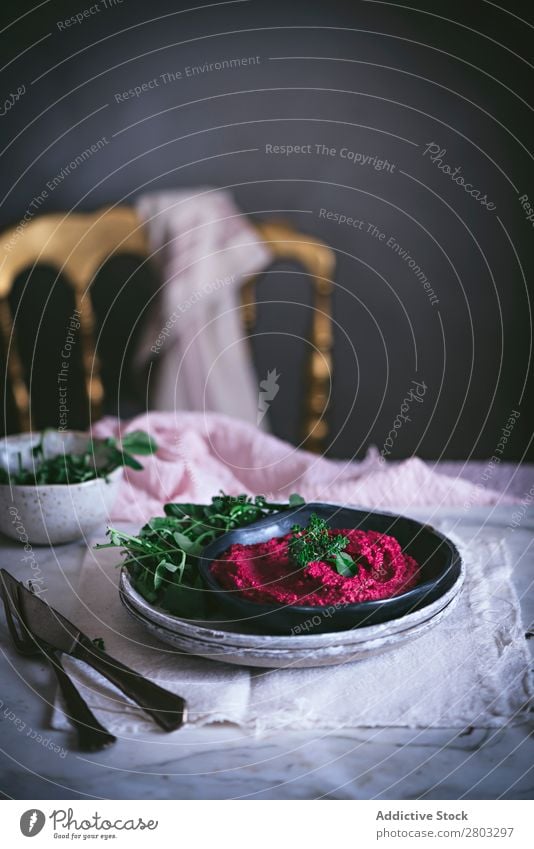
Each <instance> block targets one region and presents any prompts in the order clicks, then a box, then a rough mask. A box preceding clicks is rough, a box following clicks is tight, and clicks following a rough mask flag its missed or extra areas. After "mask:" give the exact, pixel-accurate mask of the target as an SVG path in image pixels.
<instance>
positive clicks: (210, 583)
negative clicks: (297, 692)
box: [199, 503, 461, 634]
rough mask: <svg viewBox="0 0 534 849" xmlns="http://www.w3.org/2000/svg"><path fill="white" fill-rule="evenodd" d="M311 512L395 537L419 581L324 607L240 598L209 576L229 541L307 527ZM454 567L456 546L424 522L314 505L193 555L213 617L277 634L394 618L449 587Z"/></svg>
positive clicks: (337, 525) (341, 525)
mask: <svg viewBox="0 0 534 849" xmlns="http://www.w3.org/2000/svg"><path fill="white" fill-rule="evenodd" d="M312 513H316V514H317V515H318V516H320V517H321V518H322V519H326V520H327V521H328V524H329V525H330V527H331V528H360V529H361V530H363V531H379V532H380V533H385V534H389V535H390V536H393V537H395V538H396V539H397V540H398V541H399V543H400V545H401V547H402V549H403V551H405V552H406V553H407V554H410V555H411V556H412V557H415V559H416V560H417V562H418V563H419V564H420V565H421V568H422V581H421V583H419V584H418V585H417V586H416V587H414V588H413V589H411V590H408V591H407V592H405V593H402V594H401V595H397V596H394V597H393V598H386V599H382V600H380V601H364V602H361V603H360V604H344V605H340V606H334V605H331V606H328V607H311V606H303V605H285V606H284V605H283V606H276V605H271V604H260V603H258V602H255V601H249V600H248V599H245V598H242V597H241V596H240V594H239V592H238V591H232V590H226V589H223V588H222V587H221V586H220V585H219V583H218V582H217V581H216V579H215V577H214V576H213V575H212V573H211V571H210V567H211V564H212V562H213V561H214V560H217V558H218V557H219V556H220V555H221V554H222V553H223V552H224V551H226V550H227V549H228V548H230V546H231V545H233V544H234V543H240V544H241V545H253V544H254V543H257V542H266V541H267V540H269V539H272V538H273V537H281V536H284V535H285V534H287V533H288V532H289V531H290V530H291V527H292V525H294V524H299V525H303V526H304V525H307V523H308V520H309V518H310V515H311V514H312ZM460 566H461V560H460V555H459V553H458V550H457V548H456V546H455V545H454V544H453V543H452V542H451V541H450V540H449V539H447V537H446V536H444V535H443V534H440V533H439V531H436V530H434V528H432V527H430V525H423V524H421V523H420V522H417V521H415V519H408V518H405V517H404V516H395V515H393V514H391V513H375V512H372V511H366V510H354V509H352V508H348V507H336V506H333V505H331V504H320V503H317V504H306V505H304V506H303V507H297V508H293V509H289V510H287V511H284V512H283V513H277V514H276V515H275V516H269V517H267V518H266V519H261V520H260V521H259V522H254V524H252V525H249V526H248V527H246V528H239V529H238V530H235V531H230V532H229V533H227V534H223V535H222V536H220V537H219V538H218V539H216V540H214V541H213V542H212V543H210V544H209V545H208V546H206V548H205V549H204V551H203V552H202V556H201V557H200V558H199V567H200V573H201V575H202V579H203V581H204V584H205V587H206V589H207V590H208V591H209V592H210V593H213V596H212V602H213V603H215V605H216V607H217V612H218V614H219V615H218V618H219V619H220V614H221V613H222V612H224V614H225V615H226V616H228V619H227V620H226V621H227V622H241V623H244V622H246V624H247V625H248V626H252V627H253V628H254V629H255V630H257V631H258V632H260V633H263V632H265V633H278V634H291V633H303V634H305V633H307V632H308V631H313V632H314V633H316V634H319V633H326V632H329V631H345V630H347V629H349V628H359V627H362V626H365V625H377V624H378V623H380V622H387V621H389V620H390V619H399V618H400V617H401V616H405V615H406V614H407V613H412V612H413V611H414V610H419V608H421V607H425V605H427V604H431V603H432V602H433V601H436V600H437V599H438V598H439V597H440V596H442V595H443V594H444V593H446V592H447V591H448V590H449V589H451V587H452V586H453V585H454V584H455V583H456V581H457V580H458V577H459V575H460Z"/></svg>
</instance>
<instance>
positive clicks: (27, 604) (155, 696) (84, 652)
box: [0, 569, 187, 731]
mask: <svg viewBox="0 0 534 849" xmlns="http://www.w3.org/2000/svg"><path fill="white" fill-rule="evenodd" d="M0 574H2V576H3V577H4V583H5V584H7V585H8V586H9V585H11V587H12V585H13V581H15V579H14V578H13V576H12V575H10V574H9V572H7V571H6V570H5V569H2V570H0ZM15 583H16V584H17V585H18V591H17V594H18V599H17V600H18V602H19V605H18V609H19V610H20V614H21V618H22V620H23V621H24V623H25V624H26V627H27V628H28V629H29V630H30V631H31V633H32V634H33V635H34V637H36V638H37V640H38V641H40V642H44V643H46V644H47V645H48V646H49V647H50V648H52V649H53V650H55V651H59V652H63V653H65V654H68V655H70V656H71V657H75V658H77V659H78V660H81V661H83V662H84V663H87V664H88V665H89V666H91V667H92V668H93V669H95V670H96V671H97V672H99V673H100V674H101V675H103V676H104V677H105V678H107V679H108V681H111V683H112V684H114V685H115V686H116V687H117V688H118V689H119V690H121V691H122V692H123V693H124V694H125V695H126V696H127V697H128V698H130V699H131V700H132V701H133V702H135V703H136V704H137V705H138V706H139V707H140V708H141V709H142V710H144V711H145V713H148V714H149V715H150V716H151V717H152V718H153V719H154V721H155V722H156V723H157V724H158V725H159V726H160V727H161V728H163V729H164V730H165V731H174V730H176V729H177V728H180V727H181V726H182V725H183V724H184V722H185V720H186V714H187V706H186V702H185V700H184V699H182V698H181V696H177V695H175V694H174V693H171V692H169V691H168V690H164V689H163V687H160V686H158V685H157V684H154V683H153V682H152V681H149V680H148V679H147V678H144V677H143V676H142V675H140V674H139V673H138V672H135V671H134V670H133V669H130V668H129V667H127V666H125V665H124V664H123V663H121V662H120V661H119V660H116V659H115V658H113V657H111V656H110V655H109V654H107V653H106V652H105V651H103V650H102V649H99V648H97V646H95V644H94V643H93V641H92V640H91V639H90V638H89V637H87V636H86V635H85V634H83V633H82V632H81V631H80V630H79V628H77V627H76V625H73V623H72V622H69V620H68V619H66V618H65V616H63V615H62V614H61V613H59V612H58V611H57V610H54V608H53V607H50V605H48V604H46V602H44V601H43V600H42V599H40V598H38V597H37V596H36V595H35V594H34V593H32V592H30V590H28V589H27V588H26V587H25V586H24V585H23V584H22V583H20V582H17V581H15Z"/></svg>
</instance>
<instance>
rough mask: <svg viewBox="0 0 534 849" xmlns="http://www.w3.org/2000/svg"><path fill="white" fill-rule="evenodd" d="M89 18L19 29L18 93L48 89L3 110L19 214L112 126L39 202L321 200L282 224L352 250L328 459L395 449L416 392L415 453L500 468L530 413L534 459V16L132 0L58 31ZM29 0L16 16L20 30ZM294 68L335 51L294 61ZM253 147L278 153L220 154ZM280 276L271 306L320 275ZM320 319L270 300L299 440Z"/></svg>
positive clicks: (71, 7)
mask: <svg viewBox="0 0 534 849" xmlns="http://www.w3.org/2000/svg"><path fill="white" fill-rule="evenodd" d="M90 5H91V3H84V0H79V2H76V3H58V2H54V0H51V2H48V3H45V4H43V5H42V6H41V7H40V8H39V9H37V10H36V11H34V12H33V13H32V14H29V15H27V16H25V17H24V18H22V19H21V20H20V21H19V22H18V23H16V24H14V25H13V26H11V27H9V29H7V30H5V31H4V32H3V33H1V34H0V39H2V44H3V56H4V57H5V59H4V62H10V64H8V66H7V67H5V68H4V70H3V71H2V74H1V81H2V92H3V97H7V96H8V94H9V93H10V92H11V91H14V90H15V89H16V88H17V87H18V86H19V85H21V84H24V85H26V88H27V93H26V94H25V95H24V97H23V98H21V100H20V101H19V102H18V103H17V104H16V105H15V107H14V108H13V109H12V110H11V111H10V112H9V114H8V115H6V116H4V117H2V118H0V130H1V133H2V136H1V138H2V149H4V148H6V146H7V149H5V151H4V153H3V154H2V163H3V164H2V170H1V174H2V191H1V198H2V202H1V206H0V216H1V218H0V224H1V225H2V226H7V225H8V224H11V223H13V222H14V221H16V220H17V219H18V218H19V217H20V216H21V215H23V213H24V210H25V208H26V206H27V204H28V203H29V201H30V200H31V199H32V198H33V197H35V196H36V195H38V194H39V193H40V192H41V191H42V189H43V188H44V187H45V186H46V182H47V181H48V180H50V178H51V177H52V176H53V175H54V174H56V173H57V172H58V171H60V170H61V168H62V167H64V166H65V165H66V164H67V163H68V162H69V161H70V160H71V159H72V157H73V156H75V155H76V154H78V153H80V152H81V151H82V150H83V149H84V148H86V147H87V146H88V145H90V144H92V143H94V142H95V141H97V140H98V139H99V138H100V137H101V136H104V135H105V136H106V137H107V138H108V139H110V143H109V144H108V145H107V146H106V147H105V148H104V149H103V150H102V151H100V152H99V153H98V154H97V155H95V156H94V157H92V158H91V160H90V161H88V162H87V163H85V165H84V166H82V167H80V168H78V169H77V171H76V172H75V174H73V175H70V176H69V177H68V178H67V179H65V180H64V182H63V183H62V184H61V186H60V187H58V188H57V189H55V190H54V192H52V193H51V195H50V197H49V199H48V201H47V203H46V205H44V206H43V207H42V211H50V210H57V209H74V208H76V209H86V210H90V209H94V208H97V207H98V206H99V205H102V204H105V203H109V202H114V201H116V200H118V199H123V200H124V201H125V202H128V201H130V200H131V199H132V198H133V197H134V196H135V195H136V194H138V193H139V192H140V191H146V190H148V189H150V190H156V189H158V188H163V187H166V188H168V187H184V186H197V185H207V184H209V185H214V186H229V187H232V189H233V191H234V194H235V197H236V199H237V201H238V203H239V204H240V206H241V207H242V208H243V210H245V211H247V212H249V213H251V214H253V215H258V216H261V215H263V214H265V213H264V211H265V210H295V209H297V210H311V213H304V212H302V213H295V212H286V213H280V214H279V215H280V216H281V217H285V218H287V219H288V220H290V221H292V222H293V223H294V224H295V225H296V226H298V227H299V228H301V229H302V230H304V231H308V232H310V233H315V234H317V235H319V236H320V237H321V238H323V239H325V240H326V241H327V242H329V243H330V244H331V245H332V247H333V248H334V249H335V250H336V251H337V254H338V267H337V272H336V291H335V298H334V316H335V321H336V322H337V325H338V329H337V332H336V345H335V351H334V372H333V390H332V391H333V396H332V403H331V406H330V411H329V421H330V425H331V429H332V432H333V434H334V435H335V436H336V439H335V442H334V444H333V445H332V446H331V448H330V452H329V453H330V454H331V455H332V456H352V455H355V454H356V455H360V456H361V455H362V453H364V451H365V448H366V446H367V445H368V444H369V443H370V442H375V443H376V444H378V446H379V447H380V446H381V445H383V443H384V440H385V438H386V436H387V433H388V431H389V430H390V428H391V427H392V422H393V419H394V418H395V416H396V414H397V412H398V410H399V406H400V404H401V401H402V398H403V396H404V395H405V394H406V392H407V390H408V388H409V386H410V382H411V380H412V379H418V380H423V381H425V383H426V384H427V385H428V391H427V393H426V396H425V399H424V403H423V404H422V405H419V406H418V408H417V409H415V410H414V411H413V421H412V422H411V423H410V424H406V425H405V426H403V428H402V429H401V431H400V432H399V435H398V439H397V441H396V446H395V452H394V455H395V456H398V457H402V456H409V455H410V454H412V453H414V452H415V453H417V454H419V455H420V456H423V457H432V458H435V457H438V456H446V457H450V458H459V457H467V456H474V457H486V456H491V455H492V454H493V452H494V450H495V447H496V445H497V443H498V442H499V438H500V433H501V428H502V427H504V425H505V424H506V421H507V419H508V417H509V415H510V412H511V410H513V409H516V410H519V409H520V410H521V417H520V419H519V421H518V423H517V425H516V427H515V429H514V431H513V434H512V436H511V438H510V440H509V442H508V444H507V447H506V453H505V457H504V459H515V460H518V459H520V458H522V457H523V456H525V452H528V446H529V444H530V438H531V430H532V428H531V419H530V415H529V414H530V410H531V406H532V385H531V384H530V388H529V389H527V390H526V392H524V387H525V381H526V379H527V373H528V362H529V357H530V351H531V325H530V306H529V300H528V296H527V289H526V286H525V282H524V280H523V278H522V273H521V270H520V265H519V261H520V263H521V265H522V267H523V272H524V275H525V278H526V280H527V281H529V279H530V276H531V271H532V250H531V245H532V233H533V231H532V225H531V224H530V223H528V222H527V221H525V217H524V214H523V212H522V210H521V207H520V204H519V201H518V195H521V194H523V193H527V194H529V195H530V197H531V199H532V198H534V180H533V176H534V172H533V167H532V155H531V153H529V151H530V149H531V137H532V125H533V124H532V106H531V104H530V101H531V100H532V97H531V94H532V82H533V75H532V64H530V63H531V62H532V61H533V58H532V57H533V51H532V43H533V41H532V36H533V33H534V29H533V27H532V24H533V22H534V15H533V11H534V10H533V9H532V5H531V4H530V3H518V2H513V3H507V4H506V9H504V5H505V4H503V9H499V8H497V7H496V6H495V4H493V3H489V2H483V0H474V2H470V3H465V2H463V3H457V2H453V3H451V2H421V0H414V2H413V3H411V4H410V5H411V6H412V9H411V10H410V9H408V8H405V9H403V8H401V7H400V6H396V5H394V4H390V3H368V2H356V0H355V2H353V3H343V2H318V3H313V4H312V3H308V2H285V3H284V2H279V0H274V2H259V0H252V2H243V3H231V4H224V5H218V6H217V5H215V6H213V7H209V6H206V7H205V8H203V9H202V8H199V9H196V10H194V11H186V12H184V13H183V14H178V12H179V10H180V9H183V8H188V7H189V8H190V7H191V6H192V5H194V4H193V3H188V4H181V3H173V2H166V0H153V2H151V3H139V2H132V0H123V2H122V4H117V5H116V6H115V7H113V8H109V9H104V8H101V9H100V11H99V12H98V13H97V14H94V15H91V16H90V17H89V18H88V19H87V20H86V21H84V23H83V24H81V25H76V26H73V27H71V28H70V29H69V30H68V31H67V32H65V31H64V32H61V31H59V30H58V28H57V25H56V22H57V21H58V20H61V19H63V18H64V17H67V16H69V15H72V14H74V13H76V12H77V11H80V10H83V9H84V8H88V7H89V6H90ZM100 6H101V7H102V2H101V3H100ZM24 8H29V7H23V6H21V4H20V3H16V4H14V3H8V4H5V5H4V7H3V11H2V17H3V24H2V25H3V26H6V25H7V24H8V23H9V22H10V21H12V20H13V19H14V18H16V17H17V16H19V15H21V14H22V13H23V11H24ZM418 10H419V11H418ZM170 13H176V14H170ZM440 15H441V16H443V17H444V18H445V19H440V18H439V16H440ZM520 18H523V19H525V20H526V21H527V23H525V22H522V21H521V20H520ZM447 19H448V20H447ZM143 22H144V23H143ZM47 33H51V35H50V36H49V37H47V38H45V39H44V41H42V42H41V44H39V45H38V46H36V47H33V48H32V49H31V50H28V51H27V52H25V53H22V51H23V50H24V49H25V48H27V47H28V46H30V45H31V44H32V43H33V42H35V41H36V40H37V39H41V38H43V36H45V35H47ZM497 42H499V43H500V44H498V43H497ZM252 55H258V56H260V57H261V62H260V64H258V65H257V66H251V67H248V68H241V69H237V70H225V71H219V72H212V73H206V74H204V75H202V76H198V77H195V78H191V79H182V80H180V81H177V82H175V83H169V84H167V85H160V87H158V88H156V89H154V90H152V91H149V92H147V93H145V94H143V95H142V96H141V97H139V98H137V99H131V100H129V101H128V102H126V103H116V101H115V98H114V95H115V94H116V93H117V92H122V91H124V90H126V89H129V88H131V87H133V86H135V85H139V84H141V83H143V82H146V81H148V80H150V79H151V78H153V77H159V75H160V74H163V73H165V72H168V71H175V70H177V69H183V68H184V67H185V66H187V65H201V64H202V63H204V62H210V61H211V62H215V61H218V60H222V59H229V58H233V57H240V56H252ZM295 56H299V57H323V58H301V59H284V60H282V61H274V60H273V57H295ZM349 59H350V60H354V61H341V60H349ZM54 66H56V67H54ZM41 74H44V76H42V78H41V79H39V80H37V81H35V82H34V83H33V84H31V83H32V81H33V80H35V78H36V77H38V76H39V75H41ZM2 99H3V98H2ZM524 101H526V102H524ZM106 104H107V105H106ZM103 106H105V108H102V109H100V107H103ZM98 109H100V111H98V112H96V114H94V115H93V116H91V117H88V116H89V115H90V113H92V112H94V111H95V110H98ZM297 119H298V120H297ZM135 122H139V123H137V125H136V126H134V127H132V128H131V129H128V130H127V131H125V132H123V133H121V134H120V135H119V136H117V137H115V138H113V134H114V133H115V132H117V131H118V130H120V129H124V128H125V127H127V126H129V125H131V124H134V123H135ZM76 124H78V126H76ZM222 125H230V126H228V127H222ZM187 134H189V137H188V138H181V137H183V136H186V135H187ZM399 137H400V138H399ZM409 142H414V143H415V145H417V146H414V145H413V144H410V143H409ZM429 142H436V143H438V144H439V145H440V146H441V147H443V148H446V150H447V154H446V156H445V161H446V162H448V163H450V164H451V165H453V166H456V165H459V166H461V169H462V173H463V174H464V175H465V176H466V179H469V181H470V182H472V183H473V184H474V185H475V186H476V187H479V188H480V189H481V191H482V193H483V194H484V193H486V194H487V196H488V198H489V199H491V200H493V201H494V202H495V204H496V206H497V209H496V211H494V212H490V211H488V210H486V209H485V208H483V207H482V206H481V205H480V204H479V203H478V202H477V201H475V200H474V199H473V198H470V197H469V196H468V195H467V194H465V192H464V191H463V190H462V189H461V188H460V187H458V186H456V185H455V184H453V183H452V182H451V180H450V178H448V177H446V176H445V175H444V174H443V173H441V172H440V171H439V170H438V168H437V167H436V166H435V165H433V164H432V163H431V162H430V161H429V159H428V157H423V155H422V152H423V150H424V147H425V145H426V144H428V143H429ZM266 143H272V144H308V143H311V144H312V145H314V144H315V143H320V144H323V143H324V144H326V145H328V146H332V147H336V148H337V149H338V150H339V149H340V148H341V147H344V146H346V147H348V148H350V149H352V150H355V151H359V152H362V153H369V154H372V155H377V156H378V157H380V158H387V159H388V160H389V161H390V162H393V163H395V165H396V168H395V171H394V173H393V174H389V173H387V172H385V171H381V172H378V171H375V170H373V169H371V168H368V167H362V166H352V165H351V164H350V163H349V162H348V161H347V160H343V159H341V158H340V157H339V156H335V157H324V156H316V155H311V156H301V157H292V158H284V157H281V156H276V157H275V156H267V155H266V154H265V144H266ZM248 148H259V150H258V151H256V152H248V153H240V154H234V155H227V156H222V157H221V154H228V153H229V152H231V151H237V150H243V149H248ZM209 157H213V158H211V159H210V158H209ZM203 159H205V161H200V162H197V161H198V160H203ZM195 163H196V164H195ZM401 169H402V171H404V172H406V173H405V174H401V173H400V171H401ZM407 175H410V176H407ZM321 207H327V208H329V209H332V210H336V211H338V212H340V213H343V214H346V215H352V216H354V217H357V218H362V219H364V220H365V221H366V222H373V223H375V224H376V225H377V226H378V227H379V228H380V229H381V230H382V231H383V232H385V233H386V234H387V235H388V236H390V235H391V236H393V237H395V239H396V240H397V241H398V242H399V243H400V244H401V245H402V246H403V248H405V249H406V250H408V251H409V253H410V254H411V255H412V257H413V258H414V259H415V260H416V262H417V263H418V264H419V265H420V266H421V268H423V269H424V271H425V273H426V275H427V277H428V278H429V280H430V281H431V283H432V286H433V288H434V290H435V291H436V293H437V295H438V296H439V302H440V303H439V310H438V309H437V308H436V307H433V306H432V305H431V304H430V303H429V301H428V298H427V297H426V295H425V292H424V290H423V289H422V286H421V284H420V283H418V281H417V279H416V278H415V277H414V274H413V272H412V271H411V270H410V269H409V268H408V267H407V265H406V263H404V262H402V260H401V259H399V257H398V256H396V255H395V254H394V253H393V252H392V251H391V250H389V249H387V248H385V247H384V245H383V244H380V243H379V242H377V240H376V239H373V238H372V237H371V236H370V235H368V234H366V233H364V232H359V231H356V230H354V229H351V228H349V227H347V226H340V225H337V224H335V223H333V222H326V221H324V220H321V219H319V217H318V212H319V209H320V208H321ZM501 222H502V223H501ZM506 231H507V233H508V234H509V237H510V239H511V240H512V242H513V246H514V247H512V245H511V243H510V241H509V240H508V237H507V235H506ZM514 248H515V251H514ZM515 252H517V256H516V254H515ZM518 260H519V261H518ZM293 270H294V269H293ZM282 271H283V269H280V268H278V269H277V272H276V273H274V274H270V275H268V276H267V277H266V278H264V280H263V282H262V284H261V286H260V294H261V296H262V297H263V298H269V299H274V300H281V301H285V300H288V299H289V300H293V299H294V300H296V302H297V303H298V302H301V301H302V302H305V301H306V300H307V297H308V295H307V285H306V280H305V278H304V277H303V276H302V275H294V274H287V273H282ZM530 291H532V289H531V288H530ZM308 316H309V311H307V310H305V309H303V308H302V307H290V306H284V305H280V304H276V305H275V304H272V305H270V306H266V307H264V308H263V309H262V310H261V312H260V323H259V327H258V329H259V330H260V331H261V332H265V333H267V334H268V335H265V336H261V337H260V338H259V339H258V340H257V342H256V343H255V357H256V361H257V367H258V372H259V374H260V377H261V376H264V373H265V372H266V370H267V368H273V367H277V368H278V370H279V371H280V372H282V377H281V381H280V386H281V388H280V393H279V395H278V397H277V399H276V401H275V402H274V404H273V406H272V410H271V413H272V420H273V427H274V430H275V432H277V433H279V434H280V435H282V436H285V437H289V438H293V439H294V438H295V437H296V411H297V409H298V401H299V398H300V395H299V385H301V368H302V354H303V349H302V347H301V346H300V345H296V344H295V343H292V342H290V341H288V338H289V337H287V336H280V335H276V334H274V335H273V331H275V330H280V331H283V332H287V333H296V334H299V333H300V334H304V333H305V332H306V329H307V326H306V322H307V320H308ZM414 339H415V343H416V344H415V348H414ZM415 350H416V351H417V369H416V362H415ZM530 456H532V455H530Z"/></svg>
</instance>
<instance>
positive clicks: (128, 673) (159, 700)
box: [73, 636, 186, 731]
mask: <svg viewBox="0 0 534 849" xmlns="http://www.w3.org/2000/svg"><path fill="white" fill-rule="evenodd" d="M73 656H74V657H76V658H78V660H82V661H83V662H84V663H87V664H89V666H92V667H93V669H95V670H96V671H97V672H99V673H100V674H101V675H103V676H104V677H105V678H107V679H108V681H111V683H112V684H115V686H116V687H118V688H119V690H121V691H122V692H123V693H124V695H125V696H128V698H129V699H131V700H132V701H133V702H135V703H136V704H138V705H139V707H140V708H142V709H143V710H144V711H145V713H148V714H150V716H151V717H152V718H153V719H154V721H155V722H157V724H158V725H159V726H160V727H161V728H163V729H164V730H165V731H175V730H176V729H177V728H180V727H181V726H182V725H183V724H184V722H185V716H186V703H185V700H184V699H182V697H181V696H177V695H175V694H174V693H171V692H169V690H164V689H163V687H159V686H158V685H157V684H154V683H153V682H152V681H149V680H148V678H144V677H143V676H142V675H140V674H139V673H138V672H134V670H133V669H130V668H129V667H128V666H125V665H124V664H123V663H121V662H120V661H119V660H115V658H114V657H111V656H110V655H109V654H106V652H104V651H101V649H98V648H97V647H96V646H95V645H94V643H92V642H91V640H89V639H88V638H87V637H82V636H80V637H79V638H78V642H77V644H76V648H75V649H74V652H73Z"/></svg>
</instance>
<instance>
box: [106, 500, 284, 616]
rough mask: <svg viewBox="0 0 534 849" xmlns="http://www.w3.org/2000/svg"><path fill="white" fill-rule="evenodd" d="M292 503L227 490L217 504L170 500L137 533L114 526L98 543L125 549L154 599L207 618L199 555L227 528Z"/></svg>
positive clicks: (143, 589) (136, 579)
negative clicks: (107, 540) (232, 493)
mask: <svg viewBox="0 0 534 849" xmlns="http://www.w3.org/2000/svg"><path fill="white" fill-rule="evenodd" d="M297 497H298V496H297ZM289 506H290V505H289V504H281V503H280V504H279V503H271V502H268V501H267V500H266V499H265V497H264V496H262V495H257V496H255V497H251V496H248V495H238V496H231V495H226V494H225V493H224V492H221V493H219V494H218V495H215V496H214V497H213V498H212V500H211V504H174V503H171V504H165V506H164V512H165V515H164V516H155V517H154V518H152V519H150V520H149V521H148V522H147V523H146V524H145V525H143V527H142V528H141V530H140V531H139V533H138V535H137V536H132V535H131V534H127V533H124V532H122V531H119V530H117V529H115V528H109V529H108V537H109V542H108V543H104V544H101V545H97V546H96V547H97V548H110V547H114V546H116V547H118V548H121V549H122V551H123V553H124V554H125V555H126V559H125V560H124V561H123V563H124V565H125V566H126V568H127V569H128V571H129V573H130V576H131V578H132V582H133V584H134V586H135V588H136V589H137V591H138V592H139V593H140V594H141V595H142V596H143V597H144V598H145V599H146V600H147V601H148V602H150V603H151V604H153V603H157V604H159V605H161V606H162V607H163V608H164V609H165V610H168V611H169V612H171V613H174V614H175V615H178V616H187V617H189V618H196V617H203V616H205V615H206V611H205V609H204V598H205V594H204V590H203V587H202V581H201V578H200V575H199V571H198V560H197V558H198V556H199V555H200V554H201V552H202V549H203V548H204V546H205V545H207V544H208V543H209V542H211V541H212V540H214V539H216V538H217V537H218V536H220V535H221V534H223V533H225V532H226V531H229V530H232V529H234V528H239V527H244V526H246V525H249V524H250V523H251V522H255V521H257V520H258V519H262V518H264V517H265V516H269V515H272V514H275V513H278V512H280V511H283V510H287V509H288V507H289Z"/></svg>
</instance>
